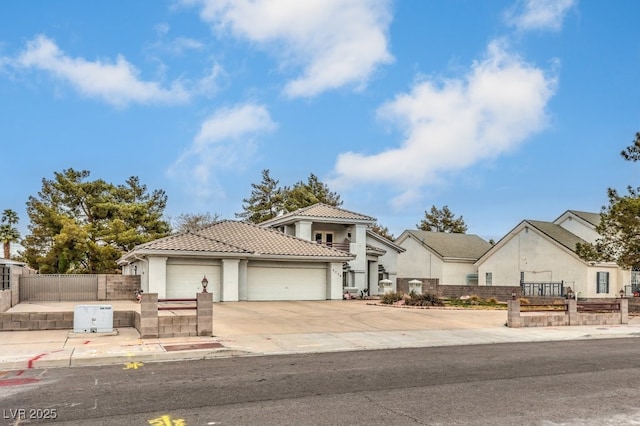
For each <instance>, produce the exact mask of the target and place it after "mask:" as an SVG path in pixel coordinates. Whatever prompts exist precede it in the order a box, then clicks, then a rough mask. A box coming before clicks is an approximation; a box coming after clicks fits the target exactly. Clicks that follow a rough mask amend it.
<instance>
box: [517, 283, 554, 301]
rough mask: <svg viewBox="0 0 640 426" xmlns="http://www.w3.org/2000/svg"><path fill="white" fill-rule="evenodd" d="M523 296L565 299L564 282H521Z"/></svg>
mask: <svg viewBox="0 0 640 426" xmlns="http://www.w3.org/2000/svg"><path fill="white" fill-rule="evenodd" d="M520 288H521V289H522V295H523V296H535V297H564V281H560V282H555V283H554V282H547V283H542V282H521V283H520Z"/></svg>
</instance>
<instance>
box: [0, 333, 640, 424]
mask: <svg viewBox="0 0 640 426" xmlns="http://www.w3.org/2000/svg"><path fill="white" fill-rule="evenodd" d="M639 354H640V340H639V339H637V338H630V339H607V340H589V341H571V342H549V343H517V344H499V345H476V346H454V347H435V348H421V349H399V350H381V351H361V352H339V353H338V352H336V353H323V354H310V355H294V356H284V355H283V356H265V357H246V358H244V357H243V358H228V359H215V360H204V361H189V362H171V363H147V364H144V365H141V364H140V363H136V362H135V361H134V360H132V362H131V363H128V364H125V365H117V366H104V367H81V368H80V367H78V368H58V369H53V370H35V369H31V370H25V371H22V372H20V371H17V372H16V371H12V372H0V424H3V425H22V424H52V423H53V424H64V425H87V424H91V425H149V424H152V425H153V424H157V425H346V424H349V425H358V424H362V425H364V424H367V425H372V424H373V425H378V424H380V425H382V424H384V425H388V424H392V425H415V424H425V425H426V424H429V425H431V424H433V425H437V424H442V425H445V424H446V425H451V424H470V425H601V424H609V425H617V424H640V408H638V405H639V404H638V396H639V395H640V357H639Z"/></svg>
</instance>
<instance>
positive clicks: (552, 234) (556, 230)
mask: <svg viewBox="0 0 640 426" xmlns="http://www.w3.org/2000/svg"><path fill="white" fill-rule="evenodd" d="M525 222H526V223H528V224H530V225H531V226H533V227H534V228H536V229H537V230H538V231H540V232H542V233H543V234H545V235H546V236H548V237H549V238H551V239H552V240H554V241H556V242H557V243H559V244H561V245H563V246H565V247H566V248H568V249H569V250H571V251H572V252H574V253H575V251H576V244H578V243H582V244H586V243H587V242H586V241H585V240H583V239H582V238H580V237H578V236H577V235H576V234H573V233H571V232H569V231H567V230H566V229H565V228H563V227H562V226H560V225H556V224H555V223H552V222H543V221H540V220H526V221H525Z"/></svg>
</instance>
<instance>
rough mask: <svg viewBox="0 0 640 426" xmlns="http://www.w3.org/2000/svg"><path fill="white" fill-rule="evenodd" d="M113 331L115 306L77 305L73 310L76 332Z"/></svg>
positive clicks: (74, 329) (74, 330)
mask: <svg viewBox="0 0 640 426" xmlns="http://www.w3.org/2000/svg"><path fill="white" fill-rule="evenodd" d="M112 331H113V306H111V305H76V307H75V309H74V310H73V332H74V333H110V332H112Z"/></svg>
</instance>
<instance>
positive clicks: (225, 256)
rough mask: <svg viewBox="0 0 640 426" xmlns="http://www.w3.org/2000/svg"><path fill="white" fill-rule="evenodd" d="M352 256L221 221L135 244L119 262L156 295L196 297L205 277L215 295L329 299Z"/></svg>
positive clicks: (334, 294)
mask: <svg viewBox="0 0 640 426" xmlns="http://www.w3.org/2000/svg"><path fill="white" fill-rule="evenodd" d="M354 258H355V256H354V255H352V254H349V253H348V252H345V251H341V250H338V249H336V248H333V247H328V246H326V245H320V244H316V243H315V242H311V241H307V240H304V239H301V238H297V237H295V236H291V235H286V234H283V233H282V232H278V231H276V230H274V229H268V228H265V227H261V226H257V225H253V224H249V223H245V222H238V221H221V222H218V223H215V224H213V225H210V226H206V227H203V228H202V229H199V230H198V231H194V232H185V233H181V234H175V235H171V236H168V237H165V238H161V239H158V240H155V241H151V242H149V243H146V244H142V245H139V246H137V247H135V248H134V249H133V250H131V251H130V252H128V253H127V254H125V255H124V256H122V257H121V258H120V259H119V260H118V264H119V265H121V266H122V273H123V274H126V275H140V276H141V280H140V281H141V286H142V289H143V290H144V292H146V293H157V294H158V297H159V298H194V297H195V294H196V292H200V291H202V288H201V281H202V280H203V278H204V277H206V278H207V281H208V288H207V290H208V291H209V292H211V293H213V297H214V301H238V300H327V299H342V294H343V289H342V287H343V282H342V281H343V279H342V270H343V264H344V263H345V262H349V261H351V260H353V259H354Z"/></svg>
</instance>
